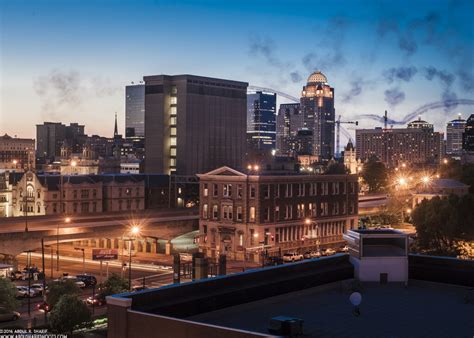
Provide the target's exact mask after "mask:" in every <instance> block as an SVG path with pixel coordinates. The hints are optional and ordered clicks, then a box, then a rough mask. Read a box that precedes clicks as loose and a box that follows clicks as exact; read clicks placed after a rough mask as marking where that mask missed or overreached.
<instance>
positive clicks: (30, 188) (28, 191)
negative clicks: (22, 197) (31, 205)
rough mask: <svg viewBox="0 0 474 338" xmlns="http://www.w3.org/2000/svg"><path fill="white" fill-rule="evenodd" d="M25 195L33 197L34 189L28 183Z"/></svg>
mask: <svg viewBox="0 0 474 338" xmlns="http://www.w3.org/2000/svg"><path fill="white" fill-rule="evenodd" d="M26 196H27V197H35V189H34V188H33V186H32V185H28V186H27V187H26Z"/></svg>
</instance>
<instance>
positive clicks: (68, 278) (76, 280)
mask: <svg viewBox="0 0 474 338" xmlns="http://www.w3.org/2000/svg"><path fill="white" fill-rule="evenodd" d="M68 280H70V281H73V282H74V283H75V284H76V285H77V286H78V287H80V288H81V289H83V288H85V287H86V283H84V282H83V281H81V280H79V279H77V278H76V277H74V276H62V277H61V278H58V279H55V280H54V281H53V282H55V283H61V282H65V281H68Z"/></svg>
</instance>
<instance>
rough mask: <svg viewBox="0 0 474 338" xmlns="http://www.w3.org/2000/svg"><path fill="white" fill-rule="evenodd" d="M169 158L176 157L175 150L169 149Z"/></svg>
mask: <svg viewBox="0 0 474 338" xmlns="http://www.w3.org/2000/svg"><path fill="white" fill-rule="evenodd" d="M170 156H176V148H171V149H170Z"/></svg>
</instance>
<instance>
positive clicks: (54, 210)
mask: <svg viewBox="0 0 474 338" xmlns="http://www.w3.org/2000/svg"><path fill="white" fill-rule="evenodd" d="M53 212H54V213H56V212H58V210H57V207H56V203H53Z"/></svg>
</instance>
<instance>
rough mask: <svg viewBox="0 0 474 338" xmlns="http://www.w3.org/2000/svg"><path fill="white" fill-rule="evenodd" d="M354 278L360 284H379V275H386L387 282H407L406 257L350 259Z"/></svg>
mask: <svg viewBox="0 0 474 338" xmlns="http://www.w3.org/2000/svg"><path fill="white" fill-rule="evenodd" d="M350 260H351V263H352V264H353V265H354V276H355V277H356V278H357V279H359V280H360V281H362V282H379V281H380V274H381V273H386V274H387V275H388V280H387V281H388V282H407V281H408V259H407V257H364V258H362V259H361V260H360V259H357V258H355V257H351V259H350Z"/></svg>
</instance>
